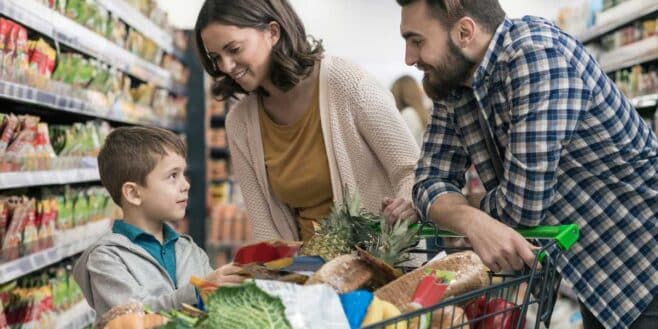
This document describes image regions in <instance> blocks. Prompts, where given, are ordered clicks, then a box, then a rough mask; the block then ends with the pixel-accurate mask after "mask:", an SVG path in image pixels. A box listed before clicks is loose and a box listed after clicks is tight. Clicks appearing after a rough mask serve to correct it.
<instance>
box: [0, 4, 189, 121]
mask: <svg viewBox="0 0 658 329" xmlns="http://www.w3.org/2000/svg"><path fill="white" fill-rule="evenodd" d="M0 5H1V4H0ZM180 88H183V87H180ZM0 98H3V99H8V100H12V101H15V102H20V103H24V104H31V105H36V106H38V107H45V108H48V109H51V110H56V111H62V112H66V113H65V114H77V115H82V116H89V117H93V118H98V119H105V120H108V121H112V122H117V123H123V124H135V125H147V126H156V127H161V128H165V129H170V130H174V131H182V129H183V123H180V122H178V123H176V122H169V121H166V120H163V119H160V120H147V119H145V118H140V119H131V118H126V117H125V116H123V115H122V114H121V112H120V111H118V108H119V107H120V106H121V104H118V103H117V104H113V105H112V106H108V107H107V108H98V107H95V106H93V105H91V104H89V103H88V102H86V101H84V100H81V99H77V98H76V97H72V96H67V95H61V94H57V93H54V92H50V91H45V90H40V89H37V88H34V87H31V86H27V85H23V84H19V83H15V82H10V81H4V80H0Z"/></svg>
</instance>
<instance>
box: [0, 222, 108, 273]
mask: <svg viewBox="0 0 658 329" xmlns="http://www.w3.org/2000/svg"><path fill="white" fill-rule="evenodd" d="M109 223H110V221H109V220H107V219H105V220H101V221H98V222H95V223H91V224H88V225H86V226H88V227H80V228H76V229H77V231H76V229H73V230H71V231H72V232H68V233H63V234H65V235H67V236H66V237H62V238H60V239H58V240H59V241H65V242H66V241H73V242H71V243H68V244H58V243H56V244H55V245H56V246H55V247H52V248H48V249H46V250H42V251H39V252H37V253H34V254H31V255H29V256H25V257H21V258H19V259H16V260H13V261H10V262H6V263H2V264H0V284H3V283H7V282H9V281H12V280H14V279H17V278H20V277H22V276H24V275H27V274H30V273H32V272H34V271H37V270H40V269H42V268H45V267H48V266H50V265H53V264H56V263H58V262H60V261H61V260H64V259H66V258H68V257H71V256H75V255H77V254H79V253H81V252H83V251H84V250H85V249H87V248H88V247H89V246H90V245H91V244H92V243H94V242H95V241H96V240H97V239H98V238H99V237H100V236H101V235H102V234H104V230H106V229H107V228H109ZM84 229H89V230H87V231H84ZM88 231H92V232H88ZM81 233H83V234H81ZM80 237H83V238H82V239H81V238H80Z"/></svg>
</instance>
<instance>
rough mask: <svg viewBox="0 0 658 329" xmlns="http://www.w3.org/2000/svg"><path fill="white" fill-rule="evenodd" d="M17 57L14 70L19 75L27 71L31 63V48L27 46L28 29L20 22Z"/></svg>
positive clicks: (16, 26) (17, 27) (17, 25)
mask: <svg viewBox="0 0 658 329" xmlns="http://www.w3.org/2000/svg"><path fill="white" fill-rule="evenodd" d="M14 28H15V29H16V54H15V56H16V58H15V63H14V70H15V72H16V73H17V74H18V75H21V74H24V72H27V68H28V66H29V64H30V58H29V49H28V46H27V41H28V40H27V29H26V28H25V27H23V26H21V25H19V24H16V25H15V27H14Z"/></svg>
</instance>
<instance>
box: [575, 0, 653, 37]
mask: <svg viewBox="0 0 658 329" xmlns="http://www.w3.org/2000/svg"><path fill="white" fill-rule="evenodd" d="M656 11H658V2H656V1H655V0H632V1H628V2H624V3H622V4H620V5H617V6H616V7H614V8H611V9H608V10H606V11H604V12H602V13H599V14H598V15H597V24H596V25H595V26H593V27H591V28H590V29H589V30H588V31H586V32H584V33H580V34H577V35H575V37H576V39H578V40H580V41H581V42H582V43H588V42H591V41H594V40H596V39H599V38H601V37H602V36H604V35H606V34H607V33H609V32H611V31H613V30H615V29H617V28H620V27H622V26H624V25H627V24H629V23H632V22H633V21H636V20H638V19H640V18H642V17H644V16H646V15H648V14H651V13H653V12H656Z"/></svg>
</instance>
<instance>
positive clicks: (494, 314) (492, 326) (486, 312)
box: [465, 296, 525, 329]
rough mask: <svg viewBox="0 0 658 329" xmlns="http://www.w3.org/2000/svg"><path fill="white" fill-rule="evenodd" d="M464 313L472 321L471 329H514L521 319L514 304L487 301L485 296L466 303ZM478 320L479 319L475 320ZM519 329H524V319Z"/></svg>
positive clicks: (496, 299) (495, 299)
mask: <svg viewBox="0 0 658 329" xmlns="http://www.w3.org/2000/svg"><path fill="white" fill-rule="evenodd" d="M465 312H466V316H467V317H468V319H469V320H470V321H472V322H471V329H516V327H515V326H516V324H517V322H518V321H519V318H520V317H521V309H520V308H518V307H517V305H516V304H514V303H510V302H508V301H507V300H505V299H503V298H494V299H491V300H489V301H487V300H486V297H485V296H480V297H479V298H478V299H476V300H474V301H472V302H470V303H468V304H467V305H466V307H465ZM478 318H481V319H479V320H475V319H478ZM474 320H475V321H474ZM519 328H525V319H522V320H521V325H520V327H519Z"/></svg>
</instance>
